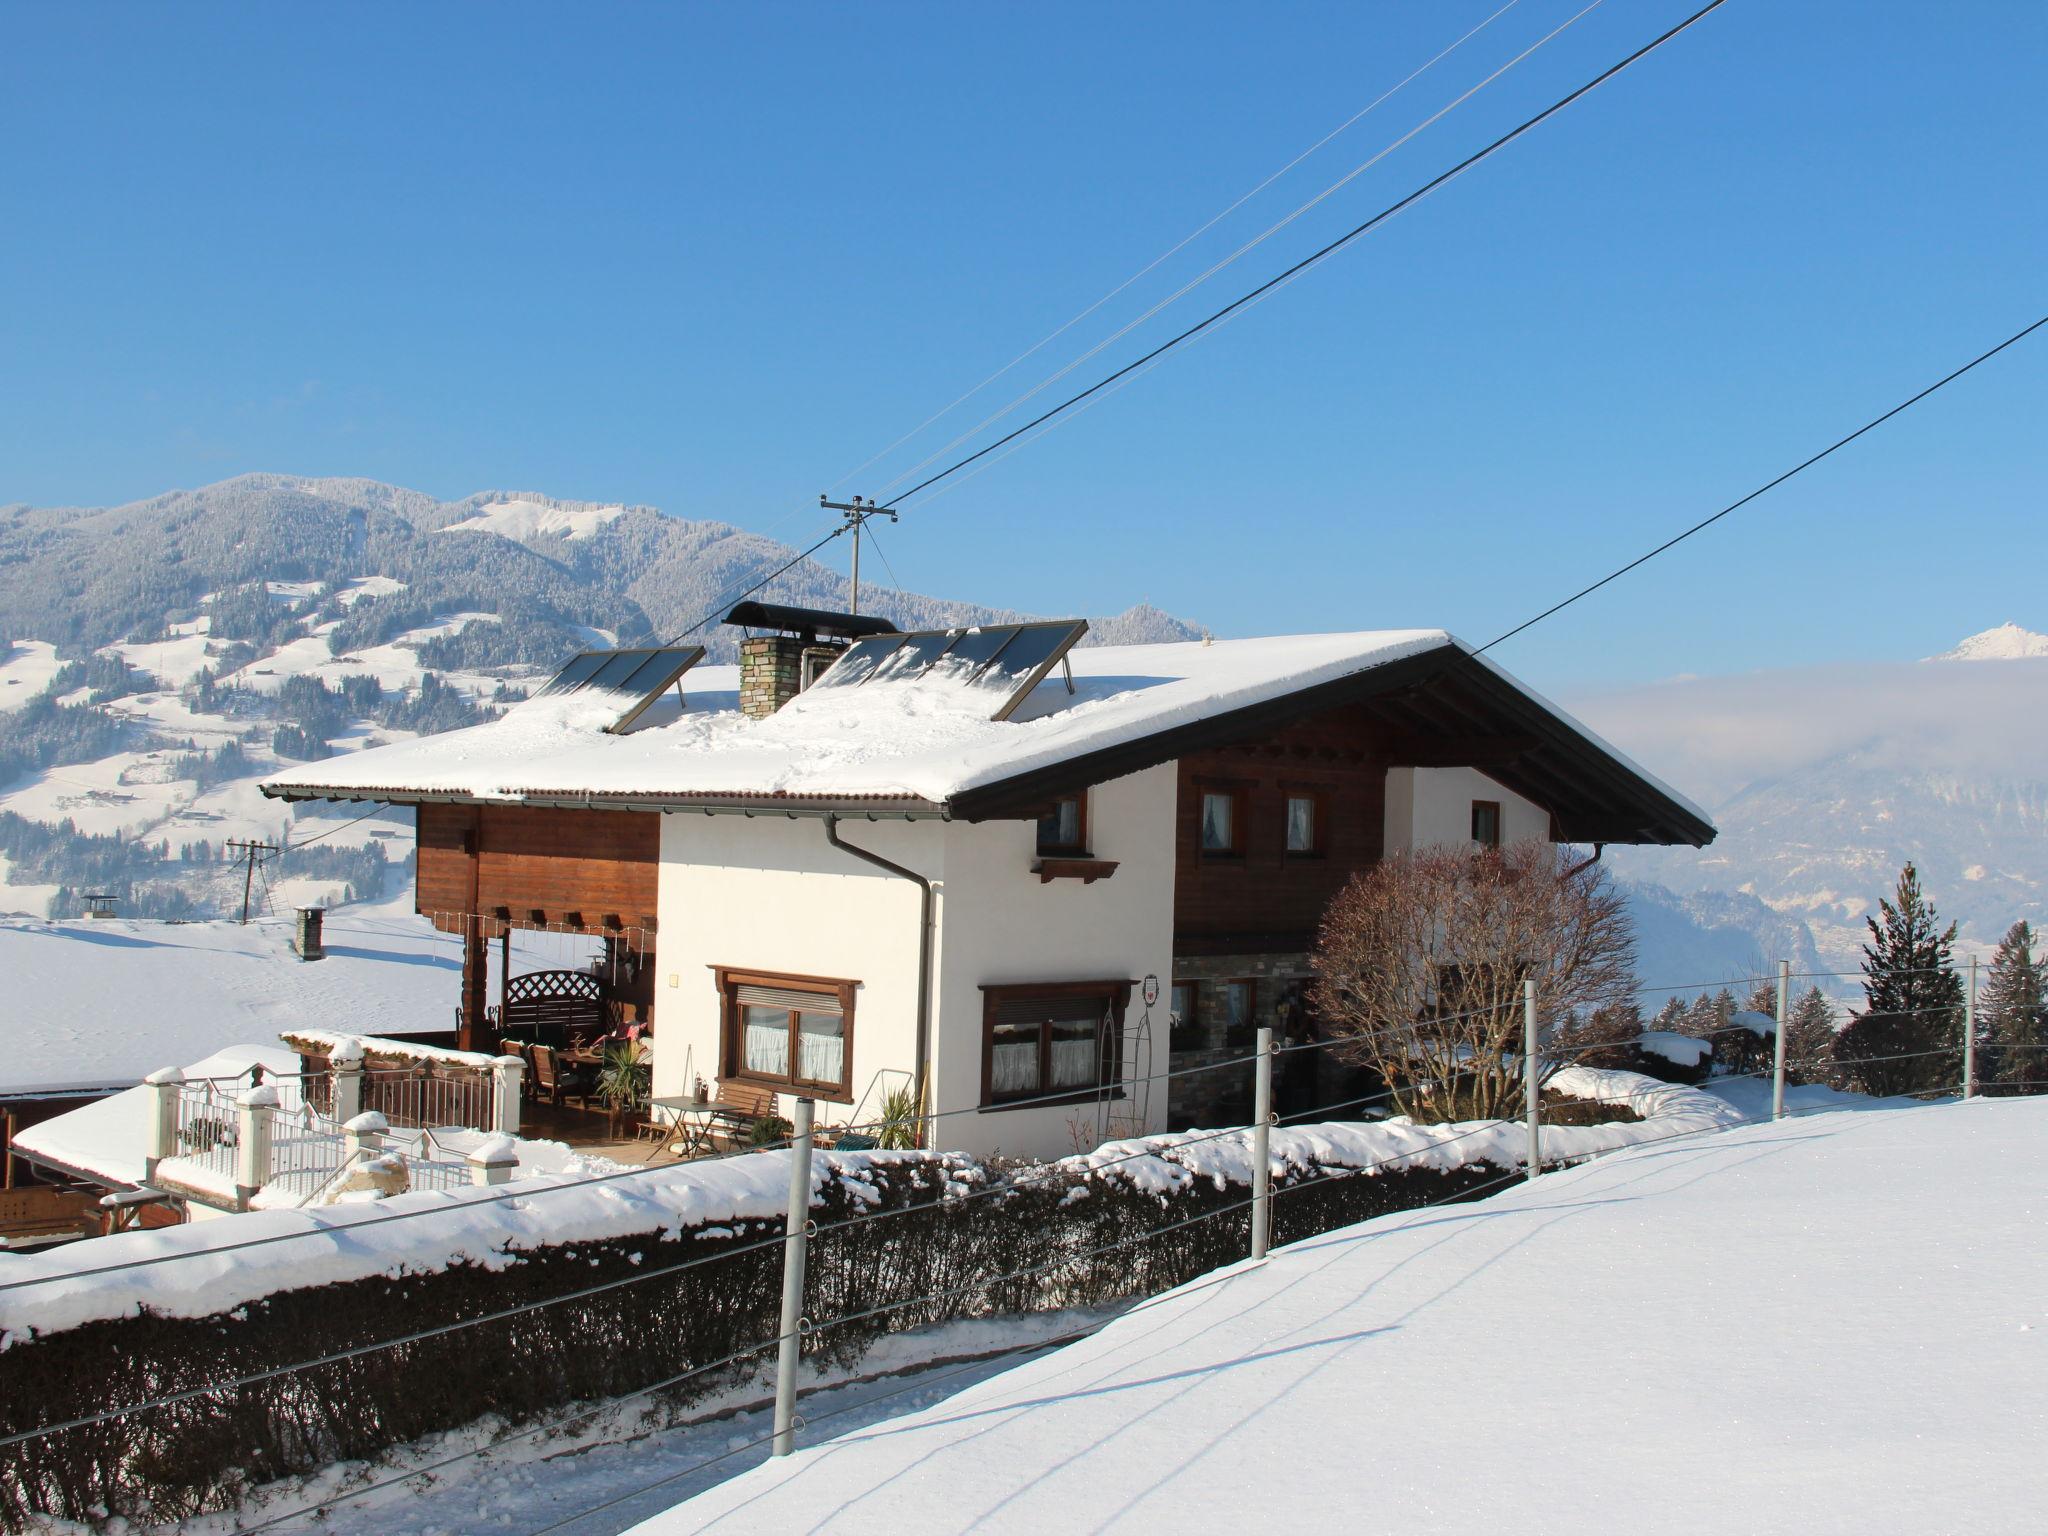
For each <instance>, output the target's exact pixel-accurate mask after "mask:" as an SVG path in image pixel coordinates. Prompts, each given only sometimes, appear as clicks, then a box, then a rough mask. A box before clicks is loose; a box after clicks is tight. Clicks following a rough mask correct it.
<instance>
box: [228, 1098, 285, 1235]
mask: <svg viewBox="0 0 2048 1536" xmlns="http://www.w3.org/2000/svg"><path fill="white" fill-rule="evenodd" d="M276 1109H277V1090H276V1089H275V1088H273V1087H271V1086H270V1085H269V1084H268V1083H263V1084H261V1085H259V1086H257V1087H255V1088H244V1089H243V1090H242V1091H241V1092H240V1093H238V1094H236V1095H235V1112H236V1118H237V1120H238V1122H239V1124H238V1125H237V1127H236V1129H237V1131H238V1132H239V1134H240V1137H241V1141H240V1144H239V1145H238V1146H237V1147H236V1148H235V1207H236V1209H238V1210H244V1211H246V1210H247V1209H249V1202H250V1201H252V1200H254V1199H255V1198H256V1195H257V1192H258V1191H259V1190H261V1189H262V1188H263V1186H264V1185H265V1184H266V1183H268V1182H269V1180H270V1129H271V1118H272V1114H273V1112H274V1111H275V1110H276Z"/></svg>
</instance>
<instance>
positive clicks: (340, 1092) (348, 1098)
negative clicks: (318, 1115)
mask: <svg viewBox="0 0 2048 1536" xmlns="http://www.w3.org/2000/svg"><path fill="white" fill-rule="evenodd" d="M327 1066H328V1070H329V1071H330V1073H331V1074H332V1076H333V1082H334V1101H333V1103H332V1104H331V1105H330V1106H329V1108H330V1109H331V1110H332V1112H333V1113H332V1118H333V1119H334V1120H336V1121H337V1122H339V1123H342V1124H347V1123H348V1122H349V1121H351V1120H353V1119H355V1117H356V1116H357V1115H359V1114H361V1113H362V1112H363V1042H362V1041H360V1040H358V1039H357V1038H356V1037H355V1036H354V1035H345V1036H343V1037H342V1038H341V1039H340V1040H337V1041H336V1042H335V1045H334V1051H333V1054H331V1055H330V1056H329V1057H328V1058H327Z"/></svg>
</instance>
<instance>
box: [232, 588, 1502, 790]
mask: <svg viewBox="0 0 2048 1536" xmlns="http://www.w3.org/2000/svg"><path fill="white" fill-rule="evenodd" d="M1458 644H1459V642H1457V641H1456V640H1454V639H1453V638H1452V637H1451V636H1450V635H1449V634H1447V633H1446V632H1445V631H1443V630H1440V629H1401V630H1377V631H1364V632H1359V633H1354V634H1335V635H1291V636H1281V637H1273V638H1266V639H1255V640H1218V641H1214V642H1209V643H1204V642H1200V641H1185V642H1175V643H1172V644H1163V645H1129V646H1095V647H1089V648H1085V649H1077V650H1074V651H1072V652H1070V653H1069V659H1070V660H1071V662H1072V664H1073V673H1074V683H1075V691H1074V693H1073V694H1071V695H1070V694H1068V692H1067V689H1066V683H1065V681H1064V679H1063V678H1062V676H1061V674H1060V672H1059V671H1058V669H1055V670H1054V672H1053V673H1052V675H1051V676H1050V677H1049V678H1047V680H1046V681H1044V682H1042V683H1041V684H1039V686H1038V688H1037V689H1036V690H1034V692H1033V693H1032V694H1031V696H1030V697H1029V698H1028V699H1027V700H1026V701H1025V702H1024V704H1023V705H1022V707H1020V708H1019V709H1018V711H1017V712H1016V714H1015V715H1014V716H1013V717H1012V718H1011V719H1009V720H1007V721H996V720H991V719H989V718H988V714H989V700H988V697H987V695H986V694H980V693H974V692H972V691H968V690H953V689H946V688H942V687H931V686H922V685H920V683H919V682H917V681H914V680H912V681H904V682H870V683H866V684H863V685H861V686H859V687H855V688H845V689H817V690H813V691H811V692H807V693H803V694H800V695H798V697H797V698H796V699H794V700H792V701H791V702H790V703H789V704H787V705H785V706H784V707H783V708H782V709H781V710H780V711H778V712H777V713H776V714H774V715H772V716H770V717H769V718H767V719H765V720H749V719H747V718H745V717H744V716H742V715H740V714H739V713H738V712H737V710H736V709H735V708H733V707H732V705H733V700H732V699H731V698H730V697H729V696H728V695H726V694H724V693H721V692H709V693H707V692H705V691H704V689H705V685H706V684H707V683H710V684H711V685H712V687H713V688H716V686H717V685H718V684H719V683H723V682H724V681H725V677H723V676H719V677H707V676H706V674H707V673H724V674H726V675H728V676H729V675H731V674H732V671H733V669H729V668H720V669H711V668H706V669H700V670H699V671H698V672H694V673H692V674H690V675H689V676H688V677H686V678H685V679H684V684H685V687H686V688H687V689H688V690H689V707H688V708H687V709H686V710H684V711H680V712H679V711H677V710H676V709H675V708H674V707H673V706H669V707H668V708H666V709H665V710H663V712H662V713H661V714H659V715H651V718H653V719H654V720H655V721H656V723H655V724H652V725H650V726H648V727H646V728H644V729H641V730H637V731H635V732H633V733H632V734H630V735H627V736H609V735H606V734H605V733H604V727H605V726H606V725H607V724H609V723H610V722H611V721H612V720H613V719H614V718H616V714H617V709H616V705H615V703H613V702H611V701H607V700H579V696H578V695H575V694H571V695H567V696H565V697H555V698H546V699H536V700H534V701H532V702H530V703H527V704H524V705H521V706H520V707H518V708H516V709H514V710H513V711H511V713H509V714H508V715H506V716H505V717H504V718H502V719H500V720H497V721H493V722H491V723H489V724H485V725H480V726H473V727H471V728H469V729H467V730H462V731H453V732H450V733H448V734H446V735H443V736H434V737H429V738H425V739H423V740H419V741H410V742H404V743H399V744H395V745H392V746H388V747H380V748H376V749H374V750H372V751H368V752H362V753H358V754H356V755H353V756H350V757H344V758H335V759H329V760H328V761H326V762H321V763H314V764H309V765H306V766H302V767H294V768H292V769H289V770H287V771H286V772H284V773H281V774H278V775H276V776H274V777H273V778H271V779H269V780H266V781H265V787H266V789H267V790H268V791H270V792H272V793H293V794H304V793H314V794H317V793H319V792H321V791H322V790H335V791H341V792H349V793H356V794H361V793H365V792H375V791H380V790H382V791H394V792H399V793H401V794H403V793H414V794H428V795H435V794H443V795H453V796H460V797H464V798H474V799H481V800H502V799H520V798H527V797H548V796H569V797H574V796H580V795H601V796H633V795H646V796H649V797H655V798H658V797H665V796H679V797H704V798H715V797H718V796H723V795H730V796H735V797H753V796H814V797H818V798H887V799H902V800H922V801H928V802H932V803H943V802H945V801H946V800H948V799H950V798H952V797H953V796H955V795H957V794H960V793H962V792H963V791H966V790H971V789H975V788H978V787H981V786H983V785H988V784H994V783H1000V782H1001V781H1003V780H1005V779H1009V778H1012V777H1014V776H1016V775H1018V774H1020V773H1025V772H1029V771H1031V770H1033V769H1036V768H1044V767H1051V766H1056V765H1058V764H1060V763H1062V762H1065V761H1067V760H1069V759H1072V758H1076V757H1080V756H1083V755H1085V754H1087V753H1089V752H1093V751H1097V750H1100V749H1103V748H1107V747H1114V746H1118V745H1122V744H1125V743H1128V742H1132V741H1136V740H1140V739H1143V738H1145V737H1147V736H1152V735H1156V734H1158V733H1159V732H1162V731H1165V730H1169V729H1172V728H1173V727H1175V726H1180V725H1186V724H1192V723H1195V722H1199V721H1202V720H1206V719H1209V718H1212V717H1214V716H1217V715H1222V714H1227V713H1229V712H1230V711H1232V710H1236V709H1241V708H1244V707H1247V706H1250V705H1254V704H1260V703H1265V702H1267V701H1269V700H1273V699H1277V698H1282V697H1285V696H1286V695H1288V694H1291V693H1296V692H1299V691H1301V690H1302V689H1305V688H1310V687H1314V686H1315V685H1317V684H1320V683H1326V682H1332V681H1335V680H1337V679H1339V678H1344V677H1350V676H1355V675H1357V674H1360V673H1364V672H1369V671H1371V670H1373V669H1374V668H1377V667H1382V666H1385V665H1387V664H1388V663H1390V662H1394V661H1398V660H1401V659H1403V658H1405V657H1409V656H1416V655H1420V654H1422V653H1424V652H1426V651H1431V650H1436V649H1441V648H1444V647H1447V646H1457V645H1458ZM1461 648H1462V647H1461ZM735 682H736V678H735Z"/></svg>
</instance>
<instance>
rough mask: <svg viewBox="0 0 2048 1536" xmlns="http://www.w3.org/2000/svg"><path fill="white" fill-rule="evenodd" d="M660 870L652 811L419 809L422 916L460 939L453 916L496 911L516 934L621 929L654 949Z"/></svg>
mask: <svg viewBox="0 0 2048 1536" xmlns="http://www.w3.org/2000/svg"><path fill="white" fill-rule="evenodd" d="M660 863H661V817H660V815H659V814H657V813H656V812H653V811H596V810H591V811H585V810H573V811H572V810H550V809H543V808H539V807H533V806H523V805H449V804H426V805H422V806H421V807H420V808H419V884H418V908H419V910H420V911H422V912H425V913H428V914H430V915H431V916H433V918H434V922H435V926H437V927H440V928H444V929H447V930H448V931H449V932H452V933H460V932H461V931H462V927H463V925H462V923H461V922H460V920H459V914H463V913H470V912H475V913H480V914H482V915H483V916H484V917H486V918H489V917H492V916H494V915H496V914H497V913H498V912H499V910H500V909H501V908H502V909H503V910H504V911H505V912H507V913H509V914H510V918H511V922H512V926H514V927H532V926H537V924H536V923H535V920H534V917H533V914H534V913H535V912H540V913H543V914H544V918H543V921H545V922H547V923H550V924H566V925H568V926H570V927H578V928H588V929H591V930H601V929H604V928H608V927H613V926H617V927H621V928H624V929H626V930H628V934H627V937H628V941H629V942H631V943H633V944H635V945H636V946H644V947H647V948H652V947H653V930H654V926H655V907H656V899H655V898H656V890H657V887H658V884H659V881H658V871H659V869H660ZM450 914H455V915H456V916H454V917H451V916H450ZM635 930H637V931H635Z"/></svg>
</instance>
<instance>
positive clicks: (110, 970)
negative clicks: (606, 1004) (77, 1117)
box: [0, 896, 594, 1093]
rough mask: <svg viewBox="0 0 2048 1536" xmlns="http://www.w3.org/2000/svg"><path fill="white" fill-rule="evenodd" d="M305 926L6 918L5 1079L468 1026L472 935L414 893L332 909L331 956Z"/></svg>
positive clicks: (561, 948)
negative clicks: (465, 980) (437, 927)
mask: <svg viewBox="0 0 2048 1536" xmlns="http://www.w3.org/2000/svg"><path fill="white" fill-rule="evenodd" d="M290 939H291V923H290V919H289V918H284V919H275V918H268V917H265V918H260V919H256V920H254V921H252V922H250V923H249V925H248V926H247V927H243V926H242V925H241V924H239V923H234V922H203V923H160V922H126V921H120V920H115V921H111V922H109V921H100V922H94V921H90V920H85V919H80V920H77V921H69V922H43V921H39V920H36V919H31V918H0V976H4V977H5V978H6V979H7V988H6V995H5V996H4V997H0V1038H4V1039H5V1041H6V1044H7V1048H6V1050H5V1051H0V1093H20V1092H23V1091H25V1090H28V1089H33V1088H51V1087H73V1086H91V1087H101V1086H109V1085H114V1084H127V1083H133V1082H137V1081H140V1080H141V1079H142V1078H143V1077H144V1076H146V1075H147V1074H148V1073H150V1072H153V1071H155V1070H156V1069H157V1068H158V1067H166V1066H182V1065H184V1064H185V1063H187V1062H193V1061H197V1060H199V1059H200V1058H201V1057H204V1056H209V1055H212V1054H213V1053H214V1052H215V1051H218V1050H221V1049H223V1048H224V1047H227V1046H233V1045H275V1044H276V1043H277V1037H278V1033H279V1031H281V1030H285V1029H293V1028H324V1029H339V1030H343V1031H348V1032H353V1033H358V1034H374V1033H376V1032H377V1031H378V1030H380V1029H387V1030H388V1029H399V1028H406V1029H411V1030H420V1029H445V1028H452V1027H453V1024H454V1017H455V1008H456V1004H457V1002H458V994H459V990H460V984H461V975H462V957H461V949H460V941H459V940H457V939H456V938H454V937H452V936H451V935H448V934H444V933H436V932H435V931H434V930H433V929H432V928H430V927H429V926H428V925H427V922H426V920H425V919H424V918H420V917H416V916H414V915H413V914H412V912H411V910H410V903H409V897H408V896H400V897H399V898H397V899H396V900H393V901H390V902H387V903H385V904H382V905H377V906H369V905H365V906H356V907H349V908H346V909H344V910H342V911H339V912H335V913H333V914H331V915H330V916H329V918H328V920H327V931H326V945H327V958H326V959H325V960H319V961H315V962H312V963H307V962H305V961H302V960H300V959H299V958H298V957H297V956H295V955H294V954H293V953H292V952H291V948H290ZM593 942H594V941H591V940H588V939H579V938H575V937H573V936H569V935H554V934H539V933H535V934H521V935H520V936H519V938H518V940H517V941H516V942H515V943H514V945H513V960H512V963H513V969H514V970H515V971H518V970H525V969H534V968H541V967H544V966H555V965H580V964H583V963H585V962H586V961H587V960H588V958H589V955H590V950H591V945H592V943H593ZM492 958H493V962H494V963H495V960H496V952H495V949H494V950H493V955H492Z"/></svg>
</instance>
